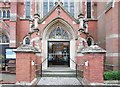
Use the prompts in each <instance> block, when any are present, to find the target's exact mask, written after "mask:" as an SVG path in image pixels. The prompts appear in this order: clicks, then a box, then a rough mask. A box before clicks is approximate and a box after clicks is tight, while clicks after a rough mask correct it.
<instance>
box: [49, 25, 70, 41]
mask: <svg viewBox="0 0 120 87" xmlns="http://www.w3.org/2000/svg"><path fill="white" fill-rule="evenodd" d="M49 39H69V37H68V33H67V32H66V31H65V30H63V29H62V28H61V27H57V28H56V29H54V30H52V31H51V33H50V35H49Z"/></svg>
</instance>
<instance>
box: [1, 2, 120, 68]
mask: <svg viewBox="0 0 120 87" xmlns="http://www.w3.org/2000/svg"><path fill="white" fill-rule="evenodd" d="M119 5H120V3H119V2H118V1H117V0H106V2H100V1H99V2H97V1H95V0H60V1H59V0H44V1H43V0H21V1H18V0H15V1H12V0H3V1H1V2H0V46H1V47H2V50H1V51H2V54H3V55H4V56H5V57H6V56H7V55H8V54H5V53H6V49H9V48H11V49H12V48H14V49H15V48H17V47H19V46H20V45H21V44H24V45H25V44H29V45H31V46H34V47H36V48H37V50H38V51H40V53H39V54H38V56H41V57H42V60H44V59H45V58H48V61H46V63H45V65H44V68H47V67H49V66H50V65H53V64H55V65H67V66H69V67H71V68H74V65H73V64H72V63H71V62H70V61H69V58H71V59H73V60H74V61H76V55H77V52H78V51H80V50H81V49H82V48H84V47H88V46H91V45H93V44H97V45H99V46H101V47H102V48H104V49H105V50H106V51H107V53H106V56H105V66H106V69H109V70H116V69H118V58H119V56H120V53H119V49H118V48H119V45H118V41H119V38H120V33H119V32H118V29H119V26H118V24H119V11H118V10H119V9H118V8H119ZM80 33H81V34H80ZM60 54H62V56H60ZM56 56H57V57H59V59H60V58H63V59H64V60H62V59H61V60H59V59H55V58H56ZM7 59H13V58H12V57H11V58H6V60H7ZM54 59H55V61H54ZM63 61H64V62H63Z"/></svg>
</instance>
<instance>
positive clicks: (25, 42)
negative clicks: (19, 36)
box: [23, 36, 30, 45]
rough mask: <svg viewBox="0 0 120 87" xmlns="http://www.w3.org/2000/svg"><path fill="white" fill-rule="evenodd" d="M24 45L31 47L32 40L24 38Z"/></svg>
mask: <svg viewBox="0 0 120 87" xmlns="http://www.w3.org/2000/svg"><path fill="white" fill-rule="evenodd" d="M23 44H24V45H29V44H30V38H29V37H28V36H27V37H25V38H24V40H23Z"/></svg>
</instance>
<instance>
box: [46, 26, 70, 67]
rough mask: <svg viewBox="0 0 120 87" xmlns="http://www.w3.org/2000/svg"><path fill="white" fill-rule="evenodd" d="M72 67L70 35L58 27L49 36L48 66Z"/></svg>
mask: <svg viewBox="0 0 120 87" xmlns="http://www.w3.org/2000/svg"><path fill="white" fill-rule="evenodd" d="M56 65H57V66H58V65H60V66H63V65H64V66H70V38H69V33H68V32H67V31H65V30H64V29H62V28H61V27H60V26H57V27H56V28H55V29H54V30H52V31H51V32H50V34H49V39H48V66H56Z"/></svg>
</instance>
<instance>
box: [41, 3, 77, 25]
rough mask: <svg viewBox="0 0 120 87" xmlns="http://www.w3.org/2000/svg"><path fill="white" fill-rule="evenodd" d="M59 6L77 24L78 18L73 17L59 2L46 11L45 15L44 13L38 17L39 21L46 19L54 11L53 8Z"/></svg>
mask: <svg viewBox="0 0 120 87" xmlns="http://www.w3.org/2000/svg"><path fill="white" fill-rule="evenodd" d="M58 6H60V8H61V9H62V10H63V11H64V12H65V13H66V14H67V15H68V16H69V17H70V18H71V19H72V20H73V21H75V22H76V23H77V24H78V23H79V20H78V19H76V18H74V17H73V16H72V15H71V14H70V12H68V11H67V10H66V9H64V7H63V6H62V5H61V4H57V5H55V6H54V7H53V8H52V9H51V10H50V11H49V12H48V13H47V15H45V16H44V17H43V18H42V19H40V21H39V23H42V22H43V21H45V19H47V18H48V17H49V16H50V15H51V14H52V13H53V12H54V11H55V9H56V8H57V7H58Z"/></svg>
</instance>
